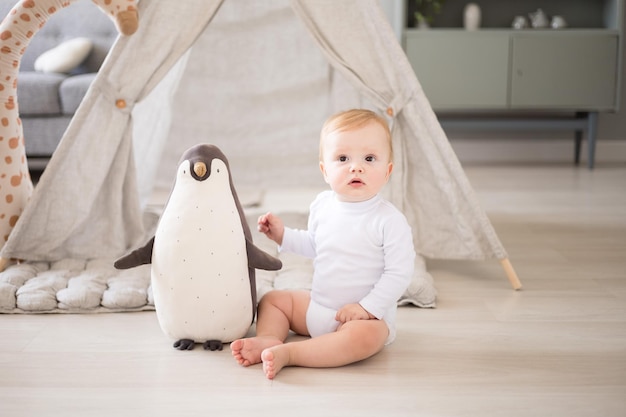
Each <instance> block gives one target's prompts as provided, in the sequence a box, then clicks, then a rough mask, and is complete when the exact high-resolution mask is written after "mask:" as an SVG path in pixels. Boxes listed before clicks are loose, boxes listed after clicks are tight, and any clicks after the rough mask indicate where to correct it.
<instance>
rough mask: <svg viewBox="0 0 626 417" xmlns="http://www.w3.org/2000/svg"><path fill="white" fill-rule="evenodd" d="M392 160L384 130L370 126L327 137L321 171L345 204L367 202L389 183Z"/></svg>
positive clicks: (369, 124) (373, 123)
mask: <svg viewBox="0 0 626 417" xmlns="http://www.w3.org/2000/svg"><path fill="white" fill-rule="evenodd" d="M390 156H391V155H390V147H389V144H388V142H387V138H386V136H385V131H384V129H383V128H382V126H380V125H379V124H378V123H375V122H370V123H368V124H367V125H365V126H363V127H361V128H358V129H355V130H348V131H343V132H332V133H331V134H329V135H328V136H326V138H324V141H323V160H322V161H320V169H321V170H322V174H323V175H324V179H325V180H326V182H327V183H328V184H329V185H330V188H332V189H333V191H335V192H336V193H337V195H338V196H339V198H340V199H341V200H342V201H350V202H358V201H365V200H369V199H370V198H372V197H374V196H375V195H376V194H378V192H379V191H380V190H381V189H382V188H383V186H384V185H385V184H386V183H387V181H388V179H389V174H391V170H392V168H393V164H392V162H391V161H390Z"/></svg>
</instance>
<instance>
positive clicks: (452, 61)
mask: <svg viewBox="0 0 626 417" xmlns="http://www.w3.org/2000/svg"><path fill="white" fill-rule="evenodd" d="M460 35H461V36H460ZM463 35H464V34H463V33H462V32H460V31H455V30H450V31H434V30H433V31H428V32H427V33H424V32H423V31H419V30H413V31H407V33H406V53H407V56H408V57H409V61H410V62H411V65H412V66H413V68H414V70H415V72H416V74H417V76H418V80H419V82H420V83H421V85H422V88H424V91H425V92H426V96H427V97H428V99H429V100H430V103H431V105H432V106H433V108H434V109H448V110H449V109H476V108H489V109H503V108H506V107H507V106H508V94H507V91H508V84H509V75H508V73H509V37H508V35H507V34H505V33H501V34H499V35H498V34H492V33H484V32H475V33H472V34H471V36H463ZM441 51H446V53H441Z"/></svg>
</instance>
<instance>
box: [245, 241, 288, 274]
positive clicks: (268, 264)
mask: <svg viewBox="0 0 626 417" xmlns="http://www.w3.org/2000/svg"><path fill="white" fill-rule="evenodd" d="M246 252H247V253H248V266H249V267H250V268H256V269H264V270H266V271H278V270H279V269H280V268H282V267H283V263H282V262H281V261H280V259H278V258H275V257H273V256H272V255H270V254H268V253H267V252H264V251H262V250H261V249H259V248H258V247H256V246H255V245H254V243H252V242H251V241H250V240H248V239H246Z"/></svg>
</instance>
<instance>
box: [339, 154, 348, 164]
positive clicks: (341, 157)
mask: <svg viewBox="0 0 626 417" xmlns="http://www.w3.org/2000/svg"><path fill="white" fill-rule="evenodd" d="M347 160H348V157H347V156H345V155H341V156H340V157H339V161H340V162H346V161H347Z"/></svg>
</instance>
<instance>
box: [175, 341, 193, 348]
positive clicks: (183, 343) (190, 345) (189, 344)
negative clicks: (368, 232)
mask: <svg viewBox="0 0 626 417" xmlns="http://www.w3.org/2000/svg"><path fill="white" fill-rule="evenodd" d="M195 344H196V342H194V341H193V340H191V339H180V340H178V341H176V342H175V343H174V347H175V348H176V349H178V350H193V348H194V346H195Z"/></svg>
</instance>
